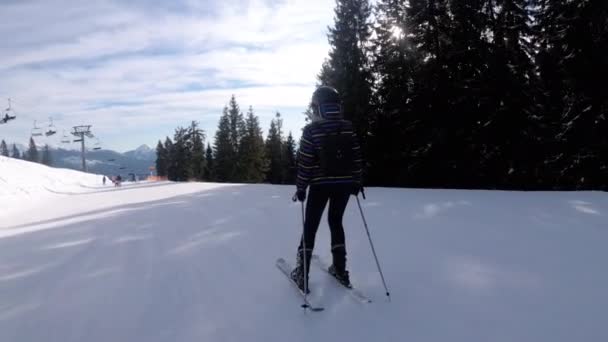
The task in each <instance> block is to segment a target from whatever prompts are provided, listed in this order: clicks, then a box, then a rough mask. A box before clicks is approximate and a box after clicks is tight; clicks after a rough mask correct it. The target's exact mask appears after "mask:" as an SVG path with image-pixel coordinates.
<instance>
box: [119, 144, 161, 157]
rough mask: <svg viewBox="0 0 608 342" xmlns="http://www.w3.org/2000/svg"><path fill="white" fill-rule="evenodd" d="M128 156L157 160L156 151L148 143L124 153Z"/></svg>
mask: <svg viewBox="0 0 608 342" xmlns="http://www.w3.org/2000/svg"><path fill="white" fill-rule="evenodd" d="M123 154H124V155H125V156H126V157H129V158H133V159H137V160H143V161H155V160H156V151H155V150H153V149H151V148H150V147H149V146H148V145H141V146H139V147H138V148H137V149H135V150H133V151H128V152H125V153H123Z"/></svg>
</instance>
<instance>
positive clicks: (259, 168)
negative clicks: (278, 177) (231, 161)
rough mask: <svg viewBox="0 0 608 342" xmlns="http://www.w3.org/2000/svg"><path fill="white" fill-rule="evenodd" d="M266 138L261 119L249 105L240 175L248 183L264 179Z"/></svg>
mask: <svg viewBox="0 0 608 342" xmlns="http://www.w3.org/2000/svg"><path fill="white" fill-rule="evenodd" d="M266 167H267V165H266V156H265V147H264V138H263V137H262V129H261V128H260V123H259V119H258V117H257V116H255V115H254V113H253V108H252V107H249V111H248V112H247V119H246V120H245V130H244V133H243V135H242V137H241V141H240V146H239V169H240V170H239V175H240V176H241V180H242V181H243V182H246V183H259V182H261V181H263V180H264V177H265V172H266Z"/></svg>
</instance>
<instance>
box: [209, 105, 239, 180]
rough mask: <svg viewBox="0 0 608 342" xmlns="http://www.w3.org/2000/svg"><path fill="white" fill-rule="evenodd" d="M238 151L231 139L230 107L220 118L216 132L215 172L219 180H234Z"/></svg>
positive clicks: (225, 109) (225, 108) (226, 108)
mask: <svg viewBox="0 0 608 342" xmlns="http://www.w3.org/2000/svg"><path fill="white" fill-rule="evenodd" d="M235 161H236V151H235V150H234V147H233V145H232V140H231V125H230V117H229V115H228V107H224V112H223V114H222V117H221V118H220V122H219V124H218V129H217V131H216V132H215V142H214V161H213V164H214V165H213V166H214V174H215V178H216V180H217V181H219V182H229V181H233V179H234V177H235V174H236V165H235Z"/></svg>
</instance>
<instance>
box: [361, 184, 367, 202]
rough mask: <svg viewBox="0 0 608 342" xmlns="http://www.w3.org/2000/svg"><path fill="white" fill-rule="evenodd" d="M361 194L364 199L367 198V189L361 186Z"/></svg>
mask: <svg viewBox="0 0 608 342" xmlns="http://www.w3.org/2000/svg"><path fill="white" fill-rule="evenodd" d="M361 196H363V199H364V200H366V199H367V198H365V189H364V188H363V187H361Z"/></svg>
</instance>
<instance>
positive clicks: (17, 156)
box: [11, 144, 22, 159]
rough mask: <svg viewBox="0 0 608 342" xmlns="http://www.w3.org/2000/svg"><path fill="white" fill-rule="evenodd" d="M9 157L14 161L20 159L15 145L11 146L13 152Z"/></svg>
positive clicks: (19, 153)
mask: <svg viewBox="0 0 608 342" xmlns="http://www.w3.org/2000/svg"><path fill="white" fill-rule="evenodd" d="M11 157H12V158H15V159H22V157H21V152H19V149H18V148H17V144H13V152H12V153H11Z"/></svg>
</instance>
